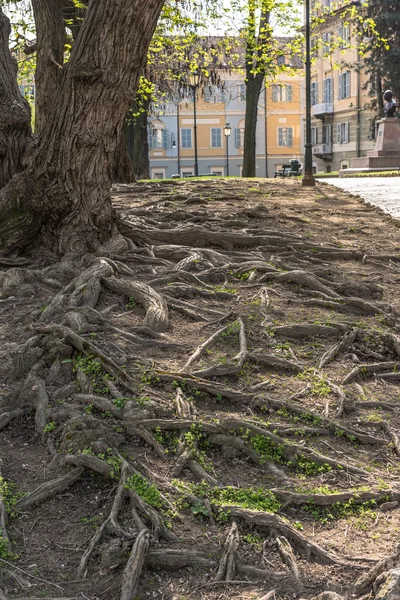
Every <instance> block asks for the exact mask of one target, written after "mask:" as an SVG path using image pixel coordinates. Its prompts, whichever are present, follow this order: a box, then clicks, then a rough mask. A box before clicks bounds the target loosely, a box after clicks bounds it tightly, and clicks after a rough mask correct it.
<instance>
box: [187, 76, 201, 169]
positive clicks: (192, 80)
mask: <svg viewBox="0 0 400 600" xmlns="http://www.w3.org/2000/svg"><path fill="white" fill-rule="evenodd" d="M199 82H200V73H199V72H198V71H193V73H190V74H189V85H190V87H191V88H192V90H193V114H194V125H193V129H194V174H195V176H196V177H198V176H199V163H198V160H197V121H196V89H197V88H198V86H199Z"/></svg>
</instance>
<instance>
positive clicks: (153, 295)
mask: <svg viewBox="0 0 400 600" xmlns="http://www.w3.org/2000/svg"><path fill="white" fill-rule="evenodd" d="M102 281H103V283H104V285H105V286H106V287H107V289H109V290H111V291H113V292H117V293H119V294H123V295H125V296H128V298H129V297H132V298H134V300H136V301H137V302H139V303H140V304H143V306H144V307H145V309H146V317H145V319H144V325H145V326H146V327H149V328H150V329H153V330H154V331H157V332H163V331H166V330H167V329H168V324H169V319H168V308H167V303H166V302H165V300H164V298H163V296H161V295H160V294H158V293H157V292H156V291H155V290H153V288H151V287H150V286H149V285H146V284H144V283H139V282H138V281H130V280H128V279H112V278H110V277H103V279H102Z"/></svg>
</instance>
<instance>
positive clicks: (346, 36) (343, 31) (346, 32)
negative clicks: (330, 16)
mask: <svg viewBox="0 0 400 600" xmlns="http://www.w3.org/2000/svg"><path fill="white" fill-rule="evenodd" d="M338 37H339V40H338V41H339V46H340V48H346V47H347V46H348V45H349V42H350V25H341V26H340V27H339V31H338Z"/></svg>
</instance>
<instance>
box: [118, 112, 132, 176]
mask: <svg viewBox="0 0 400 600" xmlns="http://www.w3.org/2000/svg"><path fill="white" fill-rule="evenodd" d="M120 137H121V139H120V141H119V142H118V145H117V151H116V154H115V163H114V176H113V181H115V182H117V183H132V181H135V175H134V172H133V167H132V161H131V158H130V156H129V151H128V136H127V123H126V122H125V123H124V128H123V131H122V135H121V136H120Z"/></svg>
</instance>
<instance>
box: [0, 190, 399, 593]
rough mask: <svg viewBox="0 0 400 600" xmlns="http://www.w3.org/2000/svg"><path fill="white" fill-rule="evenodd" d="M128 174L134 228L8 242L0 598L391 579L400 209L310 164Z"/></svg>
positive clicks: (128, 224) (335, 586) (343, 584)
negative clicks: (110, 240)
mask: <svg viewBox="0 0 400 600" xmlns="http://www.w3.org/2000/svg"><path fill="white" fill-rule="evenodd" d="M113 194H114V204H115V208H116V210H117V212H118V215H119V217H120V227H119V229H120V231H121V232H122V233H123V234H124V236H125V246H124V247H123V248H122V249H121V248H120V247H118V248H117V247H115V248H108V249H105V250H104V252H99V253H98V255H97V256H96V255H90V256H89V255H88V256H85V257H83V258H82V260H81V261H80V263H79V264H76V263H75V264H74V265H71V263H69V262H65V263H64V264H63V263H61V267H60V264H57V265H55V264H52V263H51V260H50V259H49V258H47V257H43V256H40V255H38V254H33V255H32V257H31V258H30V259H29V260H26V259H20V258H15V259H6V258H1V257H0V269H1V271H0V283H1V288H0V289H1V290H2V293H1V296H0V298H1V299H0V338H1V344H0V459H1V462H0V473H1V476H2V479H1V480H0V529H1V531H0V599H1V600H2V599H3V596H2V593H3V594H4V598H7V599H11V598H16V599H20V600H22V599H23V598H31V599H32V598H86V599H89V600H96V599H99V600H104V599H107V600H114V599H120V600H146V599H147V598H149V599H150V598H156V599H160V600H161V599H163V600H189V599H194V600H199V599H210V600H216V599H221V600H222V599H228V598H232V599H233V598H235V599H241V600H260V599H261V598H263V597H264V596H265V595H266V594H267V593H268V592H269V591H270V590H275V595H274V594H271V596H270V598H273V597H275V598H280V599H285V600H289V599H292V598H304V599H306V598H307V599H311V598H315V597H316V596H317V595H318V594H320V593H321V592H323V591H326V590H331V591H334V592H337V593H338V594H341V595H343V596H344V597H350V596H352V597H357V598H361V597H362V598H382V599H383V598H384V597H385V596H382V588H380V587H379V586H380V585H381V584H380V583H379V581H378V583H376V576H377V575H379V573H376V574H375V576H373V577H371V578H370V579H368V577H367V575H368V573H369V570H370V569H371V568H373V567H375V566H376V565H377V564H379V561H380V560H381V559H382V558H384V557H387V556H390V555H393V556H395V557H397V558H396V559H393V560H394V563H393V564H397V563H396V560H399V561H400V559H399V556H398V555H397V552H398V549H397V546H398V540H399V532H400V504H399V502H400V485H399V482H400V462H399V458H400V442H399V438H398V432H399V428H400V408H399V406H400V404H399V402H398V400H399V383H400V338H399V337H398V334H399V331H400V321H399V316H398V315H399V312H400V298H399V294H398V284H399V281H400V231H399V229H398V226H397V225H398V223H397V222H396V221H395V220H393V219H391V218H390V217H388V216H387V215H384V213H382V212H381V211H380V210H379V209H375V208H373V207H371V206H368V205H366V204H364V203H363V202H362V201H361V200H360V199H359V198H357V197H355V196H352V195H349V194H346V193H345V192H342V191H340V190H339V189H336V188H334V187H331V186H329V185H328V184H325V183H318V184H317V186H316V188H315V189H310V188H302V187H301V185H300V182H299V181H296V180H285V181H281V180H279V181H278V180H241V179H229V180H224V179H215V180H204V181H190V180H188V181H176V182H168V181H166V182H152V183H145V182H143V183H140V182H139V183H137V184H133V185H129V186H122V185H121V186H117V187H115V188H114V192H113ZM126 240H129V242H127V241H126ZM3 513H4V514H3ZM2 518H3V522H2ZM386 570H387V569H383V568H382V569H380V572H381V571H386ZM356 582H357V583H356ZM379 594H381V595H379ZM387 597H389V596H387Z"/></svg>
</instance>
